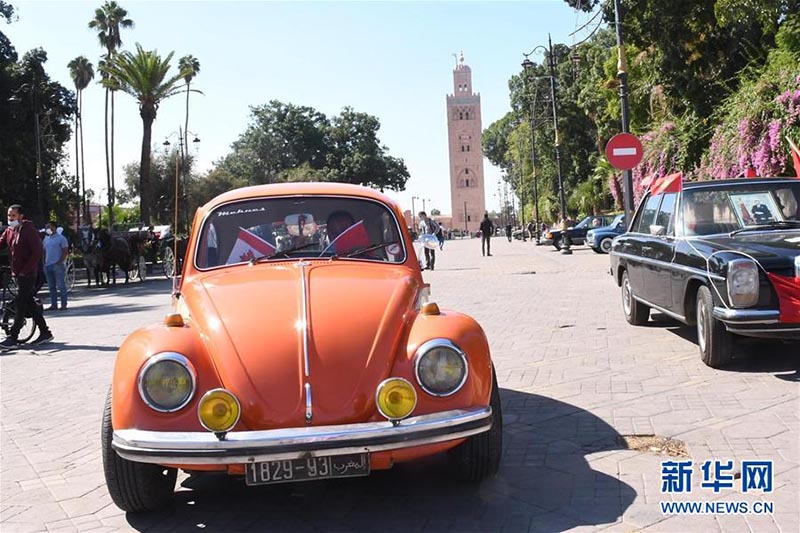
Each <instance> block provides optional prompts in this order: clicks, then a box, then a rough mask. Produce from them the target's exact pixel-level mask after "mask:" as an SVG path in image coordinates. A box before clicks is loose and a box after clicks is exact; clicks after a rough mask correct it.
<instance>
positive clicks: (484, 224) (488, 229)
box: [481, 213, 494, 257]
mask: <svg viewBox="0 0 800 533" xmlns="http://www.w3.org/2000/svg"><path fill="white" fill-rule="evenodd" d="M492 235H494V224H492V221H491V220H489V213H485V214H484V215H483V221H481V253H482V254H483V255H484V256H485V255H487V254H488V255H489V256H490V257H491V255H492V241H491V240H490V239H491V238H492Z"/></svg>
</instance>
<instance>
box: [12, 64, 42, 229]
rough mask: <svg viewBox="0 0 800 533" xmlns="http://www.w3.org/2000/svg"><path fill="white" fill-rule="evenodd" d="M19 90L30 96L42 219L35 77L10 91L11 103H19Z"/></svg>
mask: <svg viewBox="0 0 800 533" xmlns="http://www.w3.org/2000/svg"><path fill="white" fill-rule="evenodd" d="M20 91H25V92H27V93H29V94H30V96H31V108H32V109H33V134H34V138H35V141H36V208H37V211H38V213H37V214H38V215H39V216H40V217H42V219H45V218H47V216H46V213H44V205H43V202H42V141H41V131H40V127H41V126H40V124H39V105H38V101H37V98H36V77H35V75H34V81H33V82H31V83H23V84H22V85H20V86H19V88H18V89H17V90H16V91H12V93H11V97H10V98H9V99H8V101H9V102H10V103H12V104H19V103H20V102H21V101H22V99H21V98H20V97H19V93H20Z"/></svg>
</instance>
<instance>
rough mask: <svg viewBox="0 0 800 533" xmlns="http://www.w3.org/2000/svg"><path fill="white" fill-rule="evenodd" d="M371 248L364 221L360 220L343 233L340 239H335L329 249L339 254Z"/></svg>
mask: <svg viewBox="0 0 800 533" xmlns="http://www.w3.org/2000/svg"><path fill="white" fill-rule="evenodd" d="M367 246H369V235H367V228H366V226H364V221H363V220H359V221H358V222H356V223H355V224H353V225H352V226H350V227H349V228H347V229H346V230H344V231H343V232H341V233H340V234H339V236H338V237H336V238H335V239H333V242H331V243H330V244H329V245H328V247H329V248H333V251H334V252H335V253H337V254H342V253H345V252H349V251H351V250H356V249H358V248H366V247H367Z"/></svg>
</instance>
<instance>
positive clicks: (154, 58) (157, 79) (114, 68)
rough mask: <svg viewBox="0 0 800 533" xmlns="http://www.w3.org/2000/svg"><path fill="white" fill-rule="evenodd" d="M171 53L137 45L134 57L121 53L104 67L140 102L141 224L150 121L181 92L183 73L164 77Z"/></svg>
mask: <svg viewBox="0 0 800 533" xmlns="http://www.w3.org/2000/svg"><path fill="white" fill-rule="evenodd" d="M174 54H175V53H174V52H170V53H169V55H167V57H165V58H163V59H162V58H161V56H159V55H158V52H157V51H156V50H153V51H147V50H144V49H142V46H141V45H140V44H139V43H136V53H135V54H134V53H131V52H128V51H125V52H121V53H119V54H117V55H116V56H115V57H114V61H113V62H111V63H110V64H109V65H108V66H107V70H108V73H109V75H110V76H113V77H114V78H115V79H116V80H117V81H118V82H119V86H120V89H121V90H122V91H124V92H126V93H128V94H129V95H131V96H133V97H134V98H136V100H137V101H138V102H139V116H141V117H142V125H143V134H142V158H141V161H140V164H139V201H140V204H139V205H140V212H141V216H142V220H143V221H144V222H145V223H149V222H150V192H151V191H150V150H151V147H150V143H151V138H152V133H153V121H154V120H155V119H156V114H157V112H158V106H159V105H160V104H161V102H162V101H163V100H165V99H166V98H169V97H170V96H174V95H176V94H178V93H179V92H181V90H180V88H179V87H178V82H179V81H180V80H181V79H182V78H183V73H178V74H176V75H174V76H170V77H167V73H168V71H169V69H170V61H171V60H172V56H173V55H174Z"/></svg>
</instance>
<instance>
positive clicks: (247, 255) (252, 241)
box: [225, 228, 275, 265]
mask: <svg viewBox="0 0 800 533" xmlns="http://www.w3.org/2000/svg"><path fill="white" fill-rule="evenodd" d="M272 253H275V247H274V246H273V245H271V244H270V243H268V242H267V241H265V240H264V239H262V238H261V237H259V236H258V235H255V234H254V233H250V232H249V231H247V230H246V229H244V228H239V235H237V236H236V244H234V245H233V249H232V250H231V253H230V255H229V256H228V260H227V261H226V262H225V264H227V265H231V264H234V263H242V262H244V261H251V260H253V259H258V258H260V257H264V256H267V255H269V254H272Z"/></svg>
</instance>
